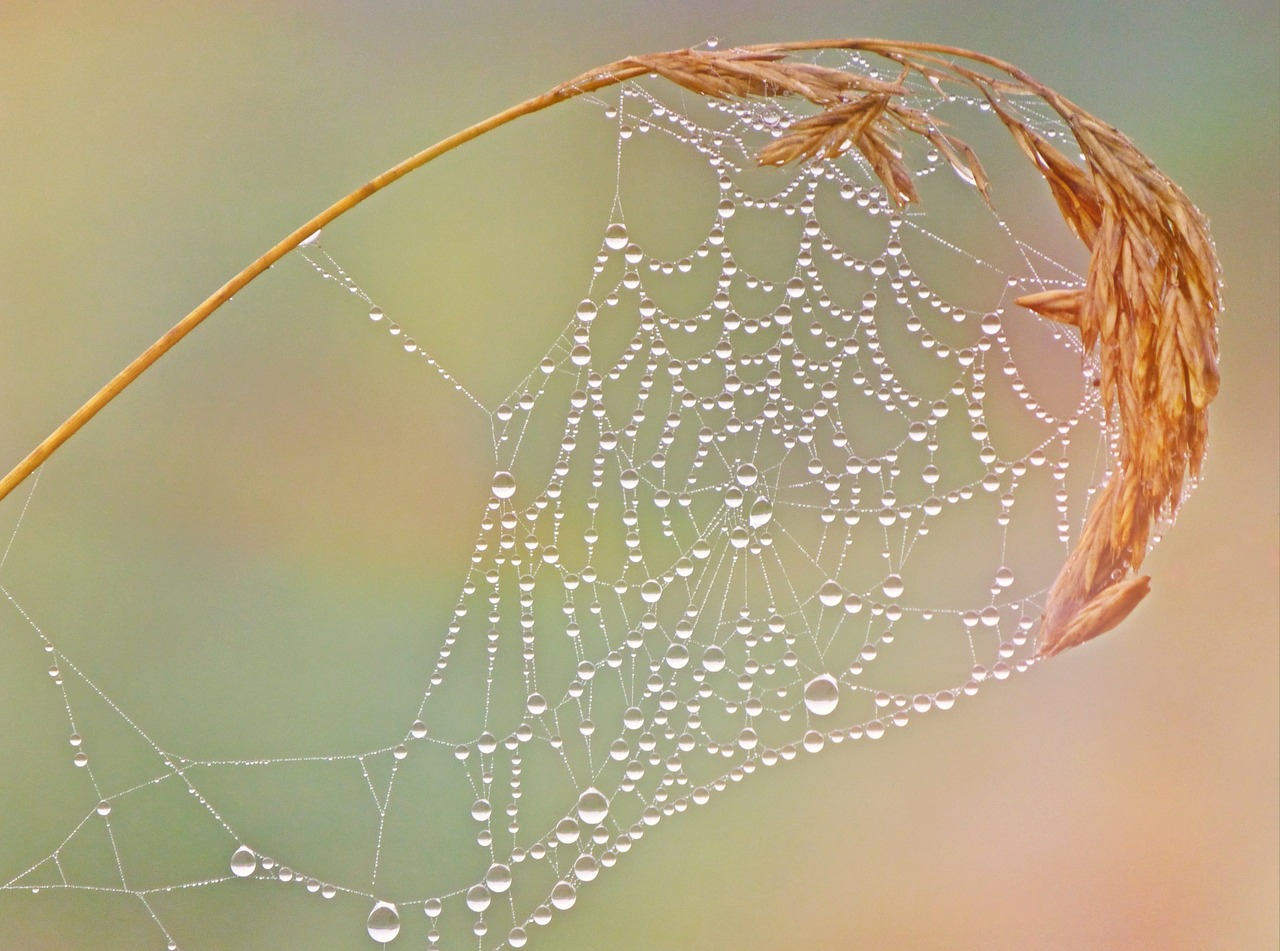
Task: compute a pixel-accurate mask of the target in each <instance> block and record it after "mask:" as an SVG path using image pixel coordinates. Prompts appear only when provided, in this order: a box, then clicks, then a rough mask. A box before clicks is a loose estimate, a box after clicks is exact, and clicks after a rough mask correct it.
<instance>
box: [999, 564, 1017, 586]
mask: <svg viewBox="0 0 1280 951" xmlns="http://www.w3.org/2000/svg"><path fill="white" fill-rule="evenodd" d="M996 584H997V585H999V586H1000V587H1001V588H1007V587H1009V585H1011V584H1013V569H1012V568H1008V567H1003V568H1001V569H1000V570H999V571H997V572H996Z"/></svg>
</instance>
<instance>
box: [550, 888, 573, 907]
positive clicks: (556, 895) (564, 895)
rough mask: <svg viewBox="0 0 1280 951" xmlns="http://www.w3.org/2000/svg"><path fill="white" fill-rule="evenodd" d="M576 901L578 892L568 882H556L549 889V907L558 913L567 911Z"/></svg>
mask: <svg viewBox="0 0 1280 951" xmlns="http://www.w3.org/2000/svg"><path fill="white" fill-rule="evenodd" d="M577 900H578V891H577V889H575V888H574V887H573V886H572V885H570V884H569V883H568V882H556V884H555V887H554V888H552V889H551V905H552V907H553V908H558V909H559V910H560V911H568V910H569V909H570V908H572V907H573V903H574V902H576V901H577Z"/></svg>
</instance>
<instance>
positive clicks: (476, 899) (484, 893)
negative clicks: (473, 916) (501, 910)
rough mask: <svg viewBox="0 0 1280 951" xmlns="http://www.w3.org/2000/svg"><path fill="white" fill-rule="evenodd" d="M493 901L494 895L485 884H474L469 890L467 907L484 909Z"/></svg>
mask: <svg viewBox="0 0 1280 951" xmlns="http://www.w3.org/2000/svg"><path fill="white" fill-rule="evenodd" d="M492 901H493V896H492V895H491V894H490V893H489V889H488V888H487V887H485V886H484V885H472V886H471V888H469V889H468V890H467V907H468V908H470V909H471V910H472V911H484V910H485V909H486V908H488V907H489V905H490V903H491V902H492Z"/></svg>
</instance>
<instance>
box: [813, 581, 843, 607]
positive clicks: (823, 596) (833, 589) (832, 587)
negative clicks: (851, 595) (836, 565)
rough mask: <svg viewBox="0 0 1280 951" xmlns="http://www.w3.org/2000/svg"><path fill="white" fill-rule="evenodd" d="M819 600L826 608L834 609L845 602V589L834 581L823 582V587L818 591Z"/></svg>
mask: <svg viewBox="0 0 1280 951" xmlns="http://www.w3.org/2000/svg"><path fill="white" fill-rule="evenodd" d="M818 600H819V601H820V602H822V604H823V605H824V606H826V607H828V608H834V607H835V606H836V605H837V604H840V603H841V602H842V601H844V589H843V588H841V587H840V586H839V585H838V584H836V583H835V582H834V581H826V582H823V585H822V587H821V588H819V589H818Z"/></svg>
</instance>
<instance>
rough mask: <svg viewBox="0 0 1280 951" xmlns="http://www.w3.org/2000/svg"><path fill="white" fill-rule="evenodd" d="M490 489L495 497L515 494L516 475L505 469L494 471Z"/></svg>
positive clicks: (505, 497) (500, 497)
mask: <svg viewBox="0 0 1280 951" xmlns="http://www.w3.org/2000/svg"><path fill="white" fill-rule="evenodd" d="M492 491H493V495H494V497H495V498H499V499H509V498H511V496H513V495H515V494H516V477H515V476H513V475H512V474H511V473H510V472H507V471H506V470H503V471H501V472H496V473H494V476H493V485H492Z"/></svg>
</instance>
